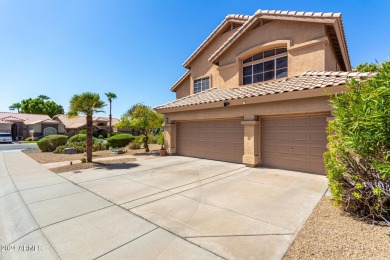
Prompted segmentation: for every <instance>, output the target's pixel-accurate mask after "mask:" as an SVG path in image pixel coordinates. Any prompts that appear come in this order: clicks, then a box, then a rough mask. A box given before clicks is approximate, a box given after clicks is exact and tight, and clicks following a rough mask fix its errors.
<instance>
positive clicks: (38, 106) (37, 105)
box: [20, 95, 64, 117]
mask: <svg viewBox="0 0 390 260" xmlns="http://www.w3.org/2000/svg"><path fill="white" fill-rule="evenodd" d="M49 99H50V98H49V97H48V96H45V95H39V96H38V97H37V98H28V99H24V100H22V101H21V107H20V108H21V112H22V113H27V114H42V115H48V116H49V117H53V116H55V115H58V114H63V113H64V108H63V107H62V106H61V105H58V104H57V103H55V102H54V101H51V100H49Z"/></svg>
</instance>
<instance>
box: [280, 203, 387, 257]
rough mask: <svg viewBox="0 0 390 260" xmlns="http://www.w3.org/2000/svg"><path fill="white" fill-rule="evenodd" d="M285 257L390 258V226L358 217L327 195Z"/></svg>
mask: <svg viewBox="0 0 390 260" xmlns="http://www.w3.org/2000/svg"><path fill="white" fill-rule="evenodd" d="M284 259H286V260H287V259H390V227H389V226H386V225H381V226H378V225H375V226H374V225H372V224H367V223H364V222H362V221H359V220H355V219H353V218H352V217H350V216H348V215H347V214H346V213H344V212H343V211H342V210H341V209H339V208H337V207H335V206H333V205H332V202H331V199H330V198H329V197H323V198H322V200H321V201H320V203H319V204H318V206H317V207H316V208H315V210H314V211H313V213H312V214H311V215H310V217H309V219H308V220H307V222H306V224H305V226H304V227H303V228H302V229H301V231H300V232H299V234H298V235H297V237H296V239H295V241H294V243H293V244H292V246H291V247H290V249H289V250H288V252H287V254H286V255H285V257H284Z"/></svg>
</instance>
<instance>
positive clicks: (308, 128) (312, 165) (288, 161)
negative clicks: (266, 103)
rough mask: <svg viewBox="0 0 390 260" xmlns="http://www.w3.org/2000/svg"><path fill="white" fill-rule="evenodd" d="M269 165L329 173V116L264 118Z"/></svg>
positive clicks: (265, 161) (264, 150)
mask: <svg viewBox="0 0 390 260" xmlns="http://www.w3.org/2000/svg"><path fill="white" fill-rule="evenodd" d="M261 128H262V154H263V155H262V157H263V165H264V166H265V167H273V168H279V169H286V170H294V171H303V172H310V173H317V174H324V173H325V166H324V161H323V153H324V152H325V151H326V143H327V141H326V133H325V129H326V116H294V117H280V118H266V119H263V120H262V127H261Z"/></svg>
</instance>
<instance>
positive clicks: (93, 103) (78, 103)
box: [68, 92, 106, 162]
mask: <svg viewBox="0 0 390 260" xmlns="http://www.w3.org/2000/svg"><path fill="white" fill-rule="evenodd" d="M69 103H70V106H69V112H68V116H69V117H74V116H77V115H78V114H79V113H80V114H84V115H86V116H87V162H92V145H93V141H92V134H93V129H92V127H93V121H92V120H93V119H92V116H93V113H98V112H103V111H101V110H100V109H101V108H102V107H104V106H105V105H106V104H105V103H104V102H103V101H102V100H100V96H99V94H96V93H91V92H84V93H82V94H80V95H74V96H73V97H72V98H71V99H70V102H69Z"/></svg>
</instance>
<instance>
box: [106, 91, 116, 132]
mask: <svg viewBox="0 0 390 260" xmlns="http://www.w3.org/2000/svg"><path fill="white" fill-rule="evenodd" d="M105 94H106V96H107V99H108V102H110V135H111V134H112V114H111V110H112V100H113V99H116V95H115V94H114V93H112V92H108V93H105Z"/></svg>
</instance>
